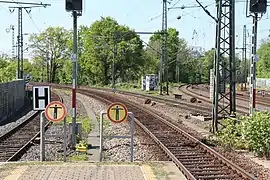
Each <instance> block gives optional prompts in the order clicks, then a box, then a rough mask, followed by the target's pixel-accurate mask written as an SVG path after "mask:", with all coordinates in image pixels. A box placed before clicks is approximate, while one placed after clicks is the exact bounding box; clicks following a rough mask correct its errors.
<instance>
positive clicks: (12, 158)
mask: <svg viewBox="0 0 270 180" xmlns="http://www.w3.org/2000/svg"><path fill="white" fill-rule="evenodd" d="M54 95H55V96H56V99H58V100H61V101H62V97H60V96H58V95H57V94H55V93H54ZM39 115H40V111H37V112H35V113H34V114H33V115H32V116H31V117H29V118H28V119H27V120H26V121H24V122H23V123H21V124H19V125H18V126H16V127H14V128H13V129H12V130H10V131H9V132H7V133H5V134H4V135H2V136H1V137H0V143H1V142H4V141H5V140H7V139H8V138H9V137H10V136H12V135H13V134H15V133H17V132H19V131H20V130H21V129H22V128H23V127H25V126H27V125H28V123H30V122H31V121H32V120H34V119H35V118H37V117H38V116H39ZM51 124H52V123H51V122H47V123H46V125H45V130H47V129H48V128H49V126H50V125H51ZM39 136H40V132H37V133H35V135H34V136H33V137H32V138H31V139H30V140H28V141H27V142H26V143H25V144H24V145H23V146H21V147H20V148H19V149H18V150H16V152H14V154H12V155H11V156H10V157H9V158H8V159H7V160H6V162H9V161H16V160H18V159H19V158H20V157H21V156H22V155H23V153H24V152H25V151H26V150H27V149H28V148H29V147H31V145H32V142H33V141H34V140H35V139H36V138H37V137H39Z"/></svg>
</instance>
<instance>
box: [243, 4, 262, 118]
mask: <svg viewBox="0 0 270 180" xmlns="http://www.w3.org/2000/svg"><path fill="white" fill-rule="evenodd" d="M266 8H267V1H266V0H250V1H249V15H247V17H250V16H252V18H253V25H252V58H251V63H250V102H249V113H250V114H253V113H254V112H255V111H256V62H257V61H258V60H259V59H258V56H257V30H258V20H259V17H258V15H259V14H264V13H265V12H266Z"/></svg>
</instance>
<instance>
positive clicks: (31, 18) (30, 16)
mask: <svg viewBox="0 0 270 180" xmlns="http://www.w3.org/2000/svg"><path fill="white" fill-rule="evenodd" d="M25 11H26V12H27V14H28V16H29V18H30V20H31V21H32V23H33V24H34V26H35V27H36V28H37V30H38V31H39V33H41V30H40V29H39V28H38V26H37V24H36V23H35V21H34V19H33V17H32V14H30V12H31V10H30V11H28V10H26V9H25Z"/></svg>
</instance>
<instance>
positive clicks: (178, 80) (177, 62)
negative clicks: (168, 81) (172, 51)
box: [175, 51, 180, 83]
mask: <svg viewBox="0 0 270 180" xmlns="http://www.w3.org/2000/svg"><path fill="white" fill-rule="evenodd" d="M179 56H180V55H179V51H178V52H177V55H176V70H175V71H176V82H177V83H179V82H180V79H179V78H180V67H179V66H180V57H179Z"/></svg>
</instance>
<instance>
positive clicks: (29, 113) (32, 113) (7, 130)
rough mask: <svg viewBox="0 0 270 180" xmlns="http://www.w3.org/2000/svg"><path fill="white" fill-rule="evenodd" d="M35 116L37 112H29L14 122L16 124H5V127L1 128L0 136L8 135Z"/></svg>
mask: <svg viewBox="0 0 270 180" xmlns="http://www.w3.org/2000/svg"><path fill="white" fill-rule="evenodd" d="M34 114H35V111H29V112H28V113H27V114H26V115H24V116H22V117H21V118H19V119H18V120H16V121H14V122H10V123H8V124H5V125H3V126H0V136H2V135H4V134H6V133H7V132H9V131H10V130H11V129H13V128H15V127H17V126H19V125H20V124H22V123H23V122H25V121H26V120H27V119H29V118H30V117H31V116H33V115H34Z"/></svg>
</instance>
